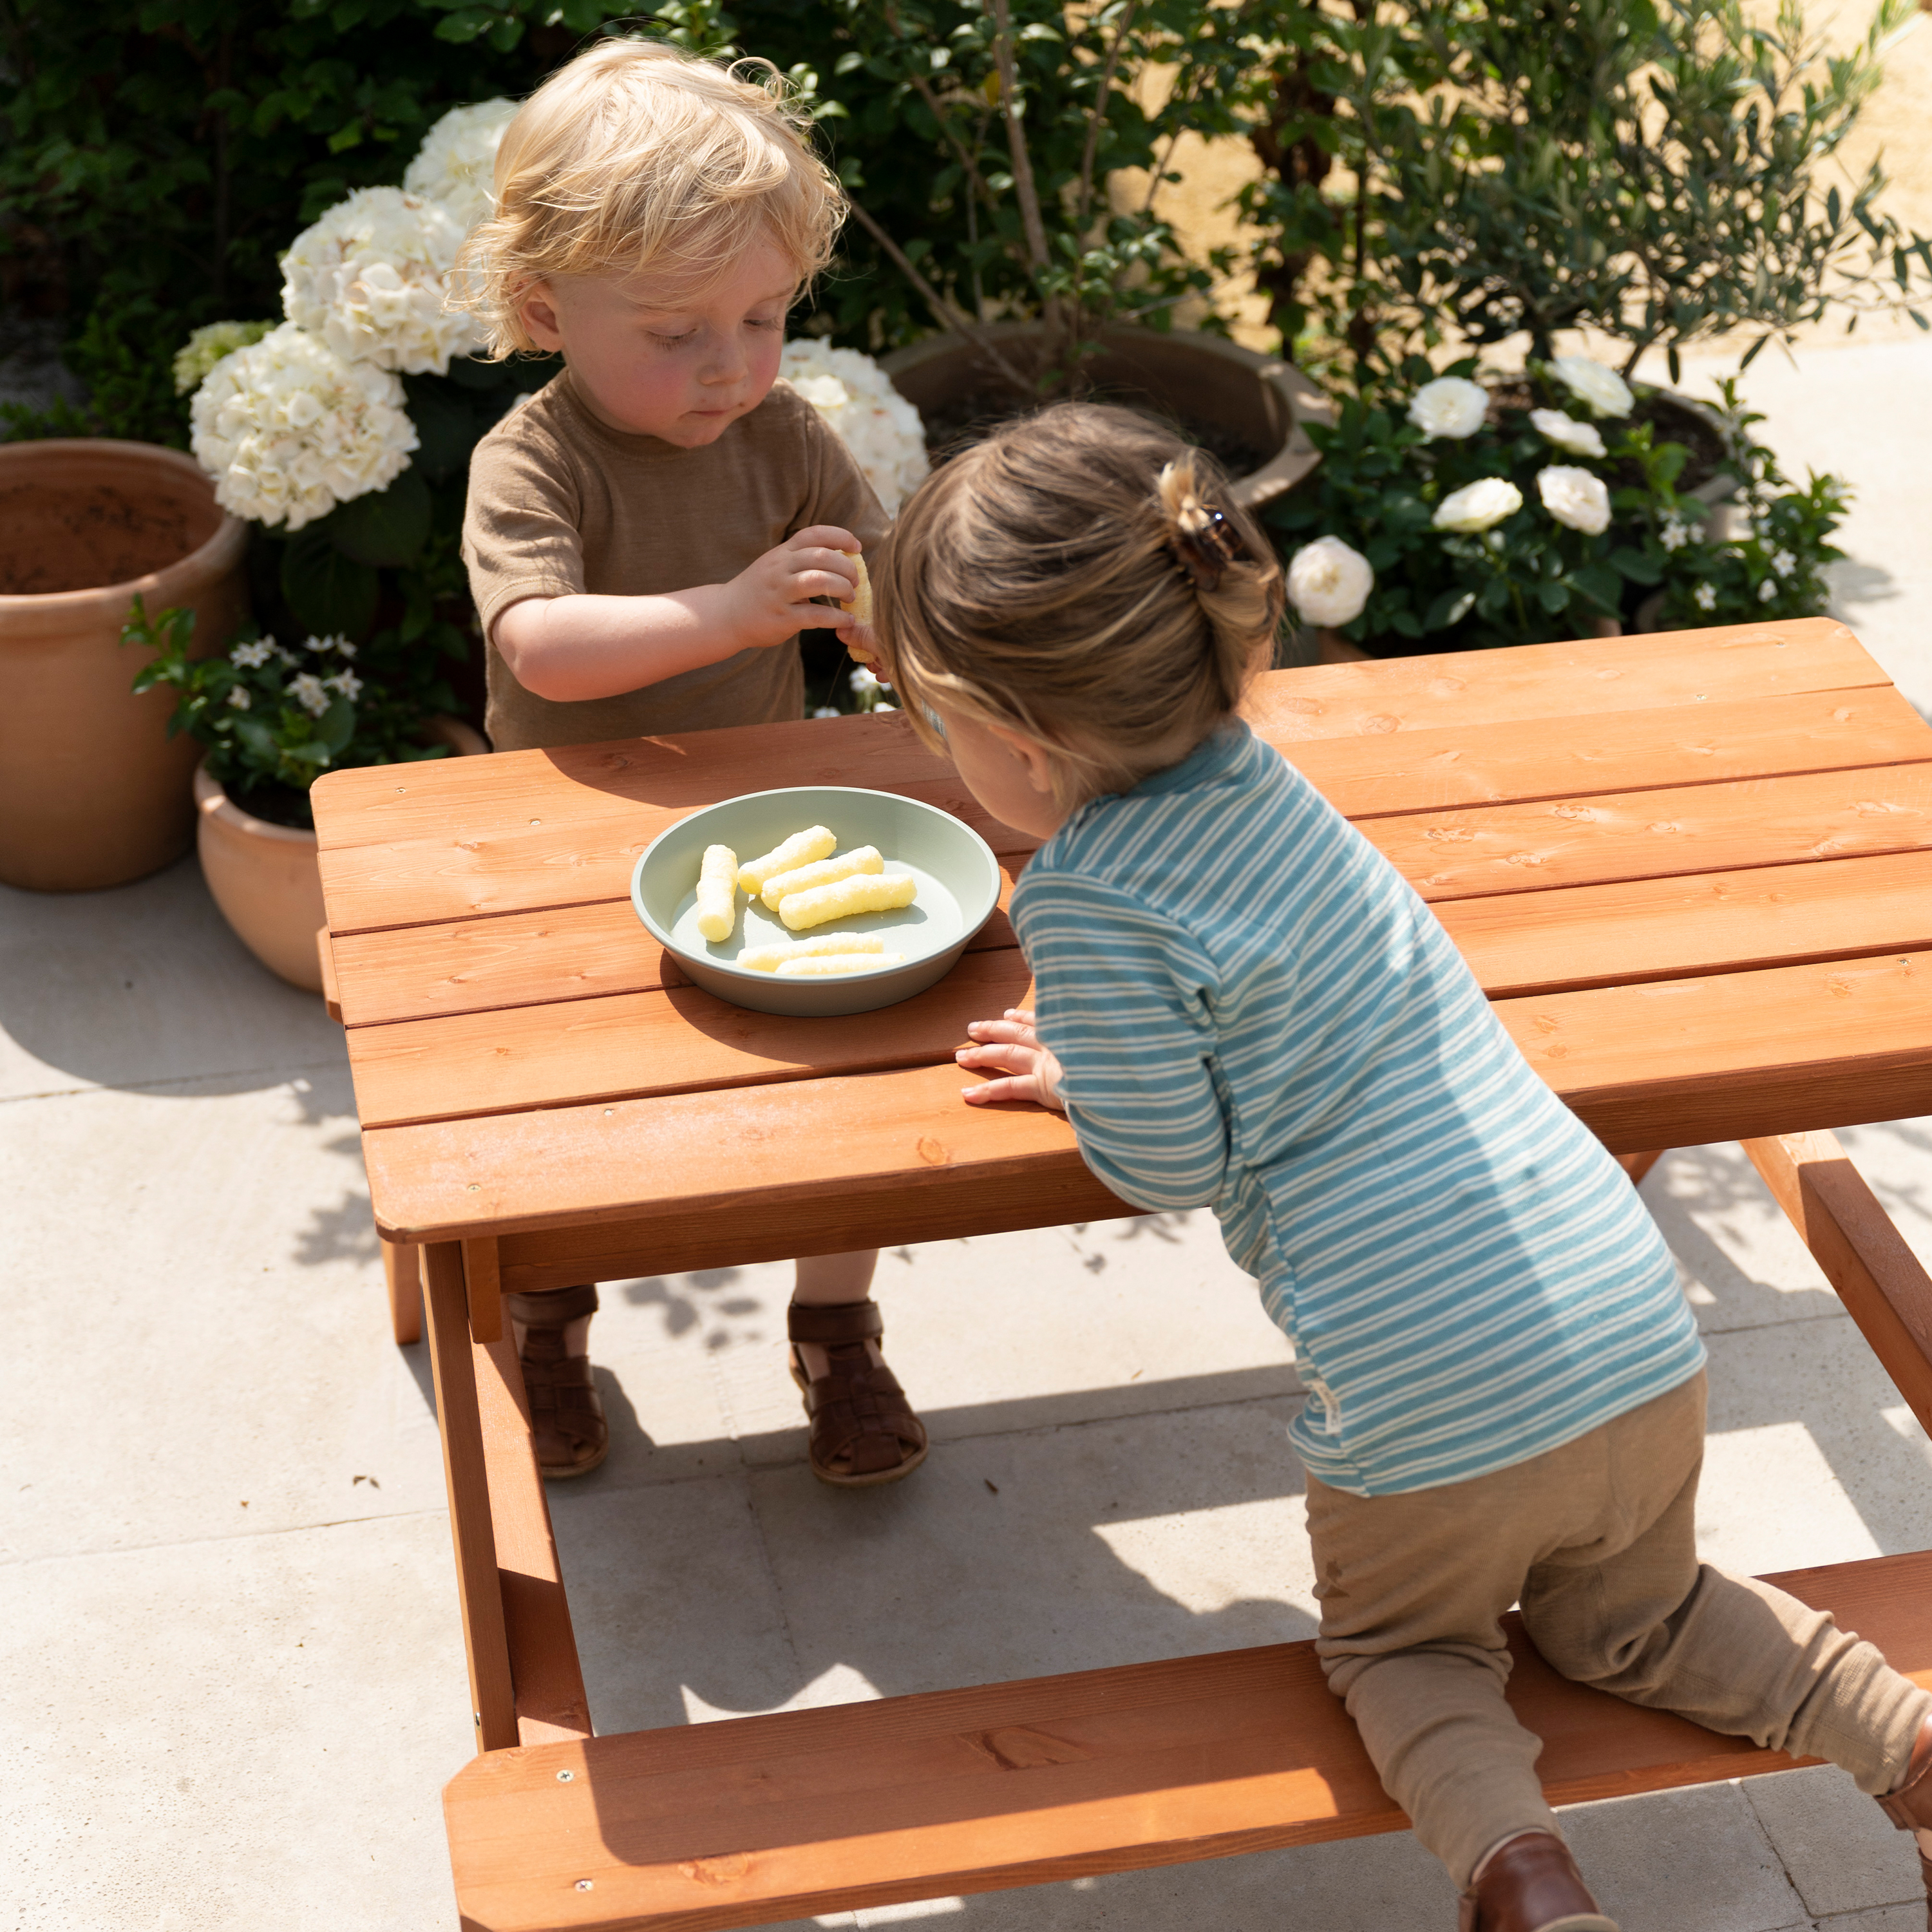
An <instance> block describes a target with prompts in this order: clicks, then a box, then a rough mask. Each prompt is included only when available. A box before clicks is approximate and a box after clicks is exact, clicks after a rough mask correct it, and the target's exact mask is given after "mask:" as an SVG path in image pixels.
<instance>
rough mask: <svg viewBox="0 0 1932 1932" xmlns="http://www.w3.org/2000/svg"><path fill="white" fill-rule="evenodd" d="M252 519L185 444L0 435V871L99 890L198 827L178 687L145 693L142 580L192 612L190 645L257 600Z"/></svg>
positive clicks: (152, 600) (172, 853)
mask: <svg viewBox="0 0 1932 1932" xmlns="http://www.w3.org/2000/svg"><path fill="white" fill-rule="evenodd" d="M247 541H248V528H247V526H246V525H245V524H243V523H239V522H238V521H236V519H235V518H234V517H231V516H229V515H228V514H226V512H224V511H223V510H222V509H221V508H220V507H219V506H218V505H217V504H216V502H215V500H214V485H213V484H211V483H210V482H209V481H208V478H206V477H205V476H204V475H202V472H201V471H200V470H199V469H197V468H196V466H195V465H194V463H193V461H191V460H190V459H189V458H187V457H185V456H184V455H181V453H180V452H178V451H176V450H172V449H160V448H159V447H158V446H155V445H154V444H151V443H115V442H112V441H110V440H107V439H106V438H100V439H92V438H90V439H88V440H77V441H71V442H69V441H57V442H49V443H9V444H7V445H5V446H0V880H5V881H6V883H7V884H9V885H12V886H27V887H28V888H30V889H32V890H34V891H36V892H89V891H92V890H95V889H98V888H99V887H101V886H118V885H123V884H124V883H126V882H127V880H130V879H138V878H139V877H142V875H143V874H146V873H148V872H152V871H158V870H159V869H160V868H161V867H162V866H163V865H166V864H167V863H168V862H169V861H170V860H171V859H176V858H178V857H179V856H181V853H183V852H184V851H185V850H187V843H188V839H189V838H190V835H191V834H192V832H193V829H194V808H193V803H192V802H191V799H190V794H189V788H188V775H189V773H190V772H192V771H193V769H194V762H195V760H196V757H198V756H199V752H198V751H197V749H196V746H195V745H194V743H193V740H192V739H189V738H187V737H185V736H183V737H181V738H177V739H174V740H173V741H172V742H169V738H168V736H167V724H168V718H169V714H170V713H171V712H172V710H173V709H174V703H175V693H174V692H173V691H171V690H169V689H168V688H166V687H165V686H163V687H160V688H157V689H155V690H153V691H148V692H145V693H144V694H142V696H141V697H135V696H134V694H133V692H132V691H130V689H129V688H128V687H129V686H130V685H131V684H132V683H133V681H134V674H135V673H136V671H138V670H140V668H141V667H142V664H145V662H146V661H147V659H146V658H145V656H144V655H143V654H142V652H139V651H136V650H132V649H123V648H122V646H121V641H120V638H121V625H123V624H124V623H125V622H127V613H128V609H129V607H130V605H131V604H132V603H133V600H134V598H135V597H136V595H137V594H138V595H139V596H141V597H142V598H143V599H145V602H146V605H147V609H148V615H149V616H154V615H155V614H156V613H158V612H160V611H161V610H164V609H166V608H167V607H169V606H170V605H174V604H184V605H186V606H187V607H188V608H190V610H193V612H194V613H195V631H194V635H195V646H196V649H197V651H199V652H205V651H209V650H218V649H220V648H221V647H222V646H223V645H224V644H225V643H226V641H227V640H228V639H229V637H230V636H232V635H233V633H234V631H235V629H236V627H237V626H238V625H239V624H240V623H241V622H242V619H243V618H245V616H247V615H248V592H247V590H246V588H245V584H244V582H243V578H242V551H243V549H244V548H245V546H246V544H247Z"/></svg>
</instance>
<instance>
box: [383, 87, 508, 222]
mask: <svg viewBox="0 0 1932 1932" xmlns="http://www.w3.org/2000/svg"><path fill="white" fill-rule="evenodd" d="M516 115H517V104H516V103H515V102H514V101H478V103H477V104H475V106H474V107H452V109H451V110H449V113H447V114H446V115H444V116H443V118H442V119H441V120H440V121H438V122H437V124H436V125H435V126H434V127H432V128H431V130H429V132H428V133H427V134H425V136H423V144H422V146H421V147H420V148H418V149H417V150H416V159H415V160H413V161H412V162H410V165H409V171H408V172H407V173H406V174H405V175H404V176H403V187H404V190H405V191H406V192H407V193H410V194H415V195H420V196H422V198H423V199H425V201H435V202H441V203H442V204H443V207H444V208H446V209H447V210H448V211H449V217H450V219H451V220H452V221H454V222H455V223H456V225H457V226H458V229H460V230H461V231H462V232H463V233H464V234H465V235H467V234H468V233H469V231H470V229H472V228H474V227H475V226H476V224H477V223H478V222H479V221H487V220H489V218H490V216H491V215H492V214H494V213H495V212H496V204H495V201H494V199H493V196H492V195H491V193H490V184H491V182H492V181H493V180H494V179H495V177H496V150H497V148H498V147H499V145H501V143H502V139H503V130H504V129H505V127H508V125H509V124H510V123H511V121H514V119H515V118H516Z"/></svg>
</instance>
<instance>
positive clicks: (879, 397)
mask: <svg viewBox="0 0 1932 1932" xmlns="http://www.w3.org/2000/svg"><path fill="white" fill-rule="evenodd" d="M778 374H780V375H781V377H784V380H785V381H786V382H787V383H789V384H790V386H791V387H792V388H793V389H794V390H796V392H798V394H799V395H801V396H802V397H803V398H805V401H807V402H808V403H809V404H811V406H812V407H813V408H814V409H815V410H817V412H818V413H819V414H820V416H823V418H824V419H825V420H826V422H827V423H828V424H829V425H831V427H832V430H833V431H835V434H837V435H838V437H839V439H840V440H841V442H843V443H844V445H845V447H846V448H847V449H849V450H850V452H852V455H853V460H855V461H856V463H858V466H859V469H861V470H862V471H863V472H865V481H867V482H868V483H869V484H871V486H872V493H873V495H874V496H876V497H877V498H878V499H879V502H880V504H881V505H882V506H883V508H884V509H885V511H886V514H887V515H888V516H889V515H890V514H892V512H893V511H895V510H896V509H897V508H898V506H899V505H900V504H901V502H904V499H906V498H907V496H910V495H911V494H912V493H913V490H916V489H917V488H918V487H919V484H921V483H922V481H924V480H925V478H926V471H927V470H928V469H929V468H930V467H931V465H930V464H929V463H928V462H927V460H926V425H925V424H924V423H923V422H921V421H920V419H919V412H918V410H916V409H914V408H913V406H912V405H911V404H910V403H909V402H907V401H906V399H905V398H904V397H903V396H902V395H900V394H899V392H898V390H896V389H894V388H893V387H892V378H891V377H889V376H888V375H887V374H886V372H885V371H883V369H881V368H880V367H879V365H877V363H876V362H874V361H873V360H872V359H871V356H862V355H860V354H859V352H858V351H857V350H855V349H833V348H832V347H829V346H828V345H827V344H825V343H823V342H820V341H817V339H816V338H814V337H811V336H802V337H800V338H799V339H798V340H796V341H792V342H787V344H785V346H784V353H783V354H782V355H781V356H780V357H779V358H778Z"/></svg>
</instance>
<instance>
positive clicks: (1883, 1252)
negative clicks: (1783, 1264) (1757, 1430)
mask: <svg viewBox="0 0 1932 1932" xmlns="http://www.w3.org/2000/svg"><path fill="white" fill-rule="evenodd" d="M1744 1146H1745V1153H1746V1154H1748V1155H1750V1157H1751V1163H1752V1165H1753V1166H1755V1167H1756V1168H1757V1171H1758V1172H1759V1173H1760V1174H1761V1175H1763V1177H1764V1181H1765V1185H1766V1187H1769V1189H1770V1190H1771V1191H1772V1194H1773V1195H1774V1196H1775V1197H1776V1199H1777V1201H1778V1205H1779V1206H1780V1207H1781V1208H1783V1209H1784V1212H1785V1214H1786V1216H1787V1217H1788V1218H1789V1220H1790V1223H1791V1225H1792V1226H1793V1227H1794V1228H1796V1229H1797V1230H1798V1232H1799V1235H1800V1236H1801V1237H1802V1239H1803V1241H1804V1243H1805V1246H1806V1247H1808V1248H1809V1249H1810V1250H1811V1253H1812V1254H1813V1256H1814V1257H1815V1258H1816V1259H1817V1263H1818V1265H1819V1266H1820V1268H1823V1270H1824V1271H1825V1279H1826V1280H1827V1281H1829V1283H1831V1284H1832V1287H1833V1288H1834V1289H1836V1290H1837V1291H1838V1299H1839V1300H1840V1301H1842V1302H1843V1304H1845V1308H1846V1312H1847V1313H1849V1315H1850V1316H1851V1318H1852V1320H1853V1321H1854V1322H1856V1323H1857V1324H1858V1328H1859V1330H1860V1332H1861V1334H1863V1335H1864V1338H1865V1340H1867V1342H1868V1343H1870V1345H1871V1351H1872V1353H1873V1355H1876V1357H1877V1358H1879V1362H1880V1363H1881V1364H1882V1365H1883V1367H1884V1369H1885V1373H1886V1374H1887V1375H1888V1376H1890V1377H1891V1382H1892V1386H1893V1387H1894V1388H1895V1389H1897V1391H1898V1392H1899V1394H1900V1395H1902V1396H1903V1397H1904V1398H1905V1400H1906V1406H1908V1407H1909V1409H1911V1411H1912V1414H1913V1415H1915V1416H1917V1417H1918V1420H1919V1421H1921V1423H1923V1424H1924V1425H1925V1427H1927V1428H1928V1429H1932V1277H1928V1276H1927V1274H1926V1272H1925V1270H1924V1267H1923V1266H1922V1265H1921V1263H1920V1262H1919V1259H1918V1256H1916V1255H1915V1254H1914V1253H1912V1250H1911V1249H1910V1248H1909V1247H1907V1246H1906V1241H1905V1238H1904V1237H1903V1235H1901V1234H1900V1232H1898V1230H1897V1228H1896V1227H1894V1226H1893V1225H1892V1222H1891V1217H1890V1216H1889V1215H1888V1214H1886V1213H1885V1210H1884V1208H1882V1206H1880V1205H1879V1202H1878V1199H1877V1197H1876V1196H1875V1195H1873V1193H1872V1191H1871V1190H1870V1188H1869V1187H1867V1186H1866V1184H1865V1181H1864V1176H1863V1175H1861V1174H1860V1173H1859V1172H1858V1169H1856V1168H1855V1166H1853V1165H1852V1163H1851V1161H1850V1160H1849V1158H1848V1157H1847V1156H1846V1153H1845V1151H1844V1149H1843V1148H1842V1147H1841V1146H1840V1145H1838V1137H1837V1136H1835V1135H1834V1134H1829V1133H1808V1134H1784V1135H1780V1136H1776V1137H1775V1138H1772V1139H1762V1140H1748V1141H1746V1142H1745V1144H1744Z"/></svg>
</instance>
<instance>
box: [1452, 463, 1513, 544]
mask: <svg viewBox="0 0 1932 1932" xmlns="http://www.w3.org/2000/svg"><path fill="white" fill-rule="evenodd" d="M1521 508H1523V492H1522V491H1521V490H1519V489H1518V488H1517V487H1516V485H1515V484H1514V483H1512V482H1511V481H1510V480H1509V478H1508V477H1507V476H1485V477H1484V478H1482V479H1481V481H1478V482H1475V483H1466V484H1464V485H1463V487H1462V488H1461V489H1460V490H1457V491H1456V492H1455V493H1454V494H1453V495H1451V496H1445V497H1444V498H1443V499H1442V502H1439V503H1438V504H1437V505H1436V528H1437V529H1439V530H1460V531H1463V532H1466V533H1469V534H1473V533H1474V532H1476V531H1478V530H1487V529H1490V528H1492V527H1493V526H1494V525H1496V524H1497V523H1501V522H1502V520H1503V519H1504V518H1505V517H1513V516H1514V515H1515V514H1516V513H1517V511H1519V510H1520V509H1521Z"/></svg>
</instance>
